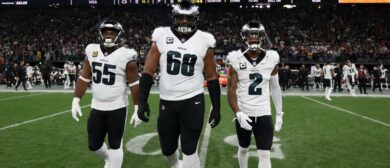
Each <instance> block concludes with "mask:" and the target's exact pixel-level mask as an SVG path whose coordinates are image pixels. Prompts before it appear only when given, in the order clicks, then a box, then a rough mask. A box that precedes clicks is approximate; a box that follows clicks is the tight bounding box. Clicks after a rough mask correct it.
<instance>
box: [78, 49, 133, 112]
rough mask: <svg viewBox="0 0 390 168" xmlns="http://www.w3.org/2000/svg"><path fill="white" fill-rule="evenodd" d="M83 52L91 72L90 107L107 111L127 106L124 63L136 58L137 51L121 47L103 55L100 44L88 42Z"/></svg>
mask: <svg viewBox="0 0 390 168" xmlns="http://www.w3.org/2000/svg"><path fill="white" fill-rule="evenodd" d="M85 53H86V55H87V57H88V61H89V64H90V65H91V72H92V79H91V81H92V96H93V97H92V104H91V107H92V108H94V109H97V110H104V111H108V110H115V109H118V108H122V107H125V106H128V94H127V91H128V88H127V84H126V82H127V76H126V65H127V63H128V62H130V61H133V60H136V57H137V52H136V51H135V50H134V49H128V48H125V47H121V48H118V49H116V50H115V51H114V52H112V53H111V54H108V55H106V56H104V54H103V51H102V50H101V48H100V44H90V45H88V46H87V47H86V49H85Z"/></svg>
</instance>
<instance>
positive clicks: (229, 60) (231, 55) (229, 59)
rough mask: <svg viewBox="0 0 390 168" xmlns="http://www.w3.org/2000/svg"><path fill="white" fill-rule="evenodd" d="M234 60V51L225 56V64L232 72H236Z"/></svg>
mask: <svg viewBox="0 0 390 168" xmlns="http://www.w3.org/2000/svg"><path fill="white" fill-rule="evenodd" d="M236 60H237V58H236V55H235V51H232V52H229V53H228V55H227V56H226V64H227V65H230V66H231V67H233V69H234V70H237V66H236V65H235V63H236Z"/></svg>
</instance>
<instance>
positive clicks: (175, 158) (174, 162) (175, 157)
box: [165, 150, 181, 168]
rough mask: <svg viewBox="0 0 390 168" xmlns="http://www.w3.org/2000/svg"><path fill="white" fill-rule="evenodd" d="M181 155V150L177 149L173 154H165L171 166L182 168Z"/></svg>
mask: <svg viewBox="0 0 390 168" xmlns="http://www.w3.org/2000/svg"><path fill="white" fill-rule="evenodd" d="M179 155H180V154H179V151H178V150H176V151H175V153H173V154H172V155H170V156H165V159H167V161H168V164H169V166H171V167H172V168H181V165H180V160H179Z"/></svg>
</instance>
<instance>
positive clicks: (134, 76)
mask: <svg viewBox="0 0 390 168" xmlns="http://www.w3.org/2000/svg"><path fill="white" fill-rule="evenodd" d="M123 33H124V32H123V28H122V26H121V24H120V23H118V22H116V21H111V20H108V21H104V22H102V23H101V24H100V27H99V35H100V40H101V44H89V45H88V46H87V47H86V49H85V53H86V55H87V57H86V58H85V60H84V67H83V71H82V74H81V75H80V76H79V78H78V81H77V84H76V89H75V94H74V98H73V102H72V117H73V118H74V119H75V120H76V121H79V118H78V117H81V116H82V113H81V109H80V105H79V103H80V99H81V98H82V96H83V95H84V94H85V91H86V90H87V87H88V84H89V83H90V82H92V96H93V97H92V103H91V108H92V110H91V113H90V115H89V118H88V126H87V129H88V145H89V149H90V150H91V151H93V152H95V153H96V154H97V155H99V156H101V157H102V158H103V159H104V160H105V168H106V167H110V168H120V167H121V165H122V161H123V150H122V137H123V131H124V127H125V121H126V116H127V106H128V94H127V92H128V87H127V84H126V83H127V82H128V83H129V87H130V90H131V95H132V98H133V102H134V111H137V108H138V107H137V104H138V103H137V102H138V90H139V87H138V72H137V65H136V62H135V60H136V56H137V52H136V51H135V50H134V49H129V48H125V47H122V46H121V40H120V37H121V36H122V35H123ZM132 122H134V123H135V126H136V125H138V124H140V123H141V122H142V121H141V120H139V119H138V117H137V115H136V113H133V116H132V118H131V121H130V124H132ZM106 135H108V144H109V148H110V149H108V147H107V145H106V144H105V143H104V139H105V136H106Z"/></svg>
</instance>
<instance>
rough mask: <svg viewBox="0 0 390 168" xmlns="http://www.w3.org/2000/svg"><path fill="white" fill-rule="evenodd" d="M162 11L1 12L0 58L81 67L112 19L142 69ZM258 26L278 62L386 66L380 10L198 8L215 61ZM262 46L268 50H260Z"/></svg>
mask: <svg viewBox="0 0 390 168" xmlns="http://www.w3.org/2000/svg"><path fill="white" fill-rule="evenodd" d="M169 13H170V9H169V8H168V7H166V6H165V7H158V6H149V7H131V8H112V7H111V8H47V9H35V8H4V9H1V11H0V18H1V19H0V57H4V58H5V59H6V60H7V61H8V62H17V61H20V60H24V61H26V62H43V61H44V60H48V61H51V62H62V61H69V60H71V61H80V60H82V59H83V58H84V48H85V47H86V45H87V44H89V43H92V42H98V31H97V27H98V25H99V23H100V22H101V21H102V20H104V19H115V20H118V21H119V22H121V23H122V24H123V26H124V28H125V32H126V34H125V36H124V38H125V40H126V44H127V45H128V46H129V47H131V48H135V49H136V50H137V51H138V53H139V55H140V57H139V59H140V61H142V60H143V59H144V58H145V56H146V54H147V52H148V48H149V46H150V37H151V34H152V31H153V29H154V28H155V27H157V26H167V25H169V22H170V16H169ZM250 20H259V21H261V22H262V23H263V24H264V26H265V28H266V31H267V33H268V36H269V37H270V39H271V41H272V42H273V46H272V48H274V49H276V50H278V51H279V54H280V55H281V58H282V62H287V63H294V62H296V63H302V62H308V63H322V62H340V61H343V60H345V59H352V60H353V61H355V62H357V63H359V62H362V63H378V62H381V63H384V64H389V63H390V49H389V48H388V47H389V46H390V41H389V39H390V24H388V23H387V21H388V20H390V13H389V12H388V8H386V7H381V6H324V7H322V8H320V9H319V8H318V7H314V6H306V7H299V8H294V9H285V8H282V7H271V8H270V9H267V8H264V9H244V8H239V7H237V6H235V7H223V6H220V7H215V6H213V7H205V8H201V14H200V18H199V28H200V29H203V30H206V31H209V32H211V33H212V34H213V35H214V36H215V38H216V40H217V48H216V53H217V54H220V55H224V54H227V52H229V51H231V50H235V49H237V48H239V47H241V46H242V41H241V37H240V36H239V32H240V29H241V26H242V25H243V24H244V23H246V22H248V21H250ZM264 44H267V43H264Z"/></svg>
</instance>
